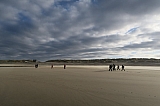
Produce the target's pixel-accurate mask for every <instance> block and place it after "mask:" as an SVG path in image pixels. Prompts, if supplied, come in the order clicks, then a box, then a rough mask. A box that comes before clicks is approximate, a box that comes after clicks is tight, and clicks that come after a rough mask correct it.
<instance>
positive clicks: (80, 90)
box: [0, 65, 160, 106]
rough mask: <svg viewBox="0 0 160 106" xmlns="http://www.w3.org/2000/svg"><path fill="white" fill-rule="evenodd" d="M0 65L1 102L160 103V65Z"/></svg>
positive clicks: (32, 105)
mask: <svg viewBox="0 0 160 106" xmlns="http://www.w3.org/2000/svg"><path fill="white" fill-rule="evenodd" d="M125 69H126V71H112V72H110V71H108V66H73V65H68V66H67V68H66V69H63V66H61V65H57V66H54V68H53V69H51V68H50V66H47V65H43V66H40V67H39V68H34V67H0V106H159V105H160V91H159V89H160V67H155V66H154V67H153V66H152V67H147V66H126V67H125Z"/></svg>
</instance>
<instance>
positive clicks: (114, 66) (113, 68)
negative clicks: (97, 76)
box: [109, 64, 125, 71]
mask: <svg viewBox="0 0 160 106" xmlns="http://www.w3.org/2000/svg"><path fill="white" fill-rule="evenodd" d="M116 70H120V66H119V65H117V68H116V65H115V64H112V65H109V71H116ZM121 71H125V69H124V65H122V69H121Z"/></svg>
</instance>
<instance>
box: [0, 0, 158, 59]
mask: <svg viewBox="0 0 160 106" xmlns="http://www.w3.org/2000/svg"><path fill="white" fill-rule="evenodd" d="M100 58H160V0H0V59H37V60H41V61H45V60H51V59H100Z"/></svg>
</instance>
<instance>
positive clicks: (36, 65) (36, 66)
mask: <svg viewBox="0 0 160 106" xmlns="http://www.w3.org/2000/svg"><path fill="white" fill-rule="evenodd" d="M35 68H38V63H37V64H35ZM52 68H53V64H51V69H52ZM64 69H66V64H64Z"/></svg>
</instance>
